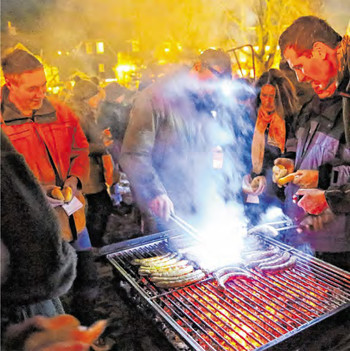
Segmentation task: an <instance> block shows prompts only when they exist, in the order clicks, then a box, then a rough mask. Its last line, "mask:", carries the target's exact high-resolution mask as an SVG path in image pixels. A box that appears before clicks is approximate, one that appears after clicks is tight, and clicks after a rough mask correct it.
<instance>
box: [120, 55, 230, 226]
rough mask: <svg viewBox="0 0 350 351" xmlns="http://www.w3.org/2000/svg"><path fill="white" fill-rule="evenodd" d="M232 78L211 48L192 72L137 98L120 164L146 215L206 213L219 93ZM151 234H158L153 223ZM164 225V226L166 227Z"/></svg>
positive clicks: (227, 61)
mask: <svg viewBox="0 0 350 351" xmlns="http://www.w3.org/2000/svg"><path fill="white" fill-rule="evenodd" d="M223 78H228V79H230V78H231V62H230V57H229V55H228V54H227V53H225V52H224V51H222V50H213V49H208V50H206V51H204V52H203V53H202V54H201V55H200V56H199V58H198V60H197V62H196V63H195V64H194V66H193V67H192V69H191V70H189V71H185V72H183V71H181V72H178V73H177V74H175V75H173V76H172V77H169V78H165V79H164V80H162V81H158V82H156V83H155V84H153V85H151V86H149V87H147V88H146V89H145V90H143V91H142V92H141V93H140V94H139V95H138V96H137V97H136V100H135V103H134V107H133V109H132V111H131V116H130V122H129V125H128V128H127V131H126V134H125V138H124V142H123V146H122V152H121V160H120V163H121V166H122V168H123V170H124V171H125V172H126V174H127V176H128V178H129V180H130V182H131V185H132V187H133V190H134V193H135V196H136V200H137V202H138V205H139V206H140V208H141V211H142V212H143V213H146V212H149V210H151V211H152V212H153V214H154V215H156V216H157V217H158V218H160V219H162V220H164V221H167V220H168V219H169V217H170V214H171V213H172V212H174V211H176V212H177V214H179V215H181V216H184V217H185V218H186V219H187V220H190V219H191V218H194V217H195V216H196V215H198V214H199V213H203V210H204V207H205V203H206V201H208V199H210V195H209V194H210V191H211V189H212V186H213V184H212V182H211V176H212V162H213V158H212V157H213V153H212V152H213V147H214V146H215V145H218V144H216V140H215V137H213V136H214V135H215V130H216V128H217V122H216V120H215V118H214V116H215V114H213V113H212V111H214V110H215V108H216V105H215V102H214V95H215V93H214V92H215V89H216V86H217V84H218V83H219V82H220V81H221V80H222V79H223ZM148 224H149V227H148V228H147V229H148V231H150V232H152V231H154V230H159V229H161V227H158V228H156V227H155V226H154V223H153V224H150V222H148ZM163 224H164V223H163Z"/></svg>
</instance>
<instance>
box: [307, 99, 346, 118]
mask: <svg viewBox="0 0 350 351" xmlns="http://www.w3.org/2000/svg"><path fill="white" fill-rule="evenodd" d="M311 109H312V111H313V112H314V113H316V114H317V115H322V116H323V117H326V118H327V119H328V120H329V121H331V122H335V120H336V119H337V117H338V115H339V113H340V111H341V109H342V98H341V96H340V95H338V93H336V94H335V95H333V96H331V97H329V98H326V99H322V100H321V99H320V98H319V97H318V96H317V95H315V96H314V98H313V99H312V101H311Z"/></svg>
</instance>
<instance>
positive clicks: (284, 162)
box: [274, 157, 294, 174]
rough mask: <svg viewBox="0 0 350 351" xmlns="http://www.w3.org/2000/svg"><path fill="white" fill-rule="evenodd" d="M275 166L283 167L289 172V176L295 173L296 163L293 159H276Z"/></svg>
mask: <svg viewBox="0 0 350 351" xmlns="http://www.w3.org/2000/svg"><path fill="white" fill-rule="evenodd" d="M274 165H275V166H279V165H280V166H283V167H284V168H285V169H286V170H287V174H289V173H293V171H294V161H293V160H292V159H291V158H282V157H280V158H276V160H275V161H274Z"/></svg>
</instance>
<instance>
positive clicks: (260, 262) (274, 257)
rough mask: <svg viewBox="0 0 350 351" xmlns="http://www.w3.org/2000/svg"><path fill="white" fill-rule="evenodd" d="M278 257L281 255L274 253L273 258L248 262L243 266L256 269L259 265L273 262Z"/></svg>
mask: <svg viewBox="0 0 350 351" xmlns="http://www.w3.org/2000/svg"><path fill="white" fill-rule="evenodd" d="M278 251H279V250H277V252H278ZM280 257H281V255H279V254H278V253H275V254H274V255H273V256H269V257H266V258H263V259H261V260H255V261H249V262H247V263H246V264H245V266H246V267H247V268H254V267H257V266H259V265H264V264H268V263H269V262H271V261H275V260H276V259H278V258H280Z"/></svg>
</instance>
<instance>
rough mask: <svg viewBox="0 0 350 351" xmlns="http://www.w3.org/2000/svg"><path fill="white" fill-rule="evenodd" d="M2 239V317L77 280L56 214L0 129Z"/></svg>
mask: <svg viewBox="0 0 350 351" xmlns="http://www.w3.org/2000/svg"><path fill="white" fill-rule="evenodd" d="M1 239H2V242H3V244H4V245H5V247H6V248H7V250H8V252H9V256H10V257H9V264H8V266H7V268H6V270H7V274H6V276H7V279H6V280H2V285H1V306H2V313H5V314H6V311H10V310H11V309H12V308H15V307H19V306H21V305H28V304H34V303H38V302H42V301H44V300H47V299H52V298H55V297H58V296H60V295H62V294H64V293H66V292H67V291H68V289H69V288H70V286H71V285H72V283H73V280H74V278H75V267H76V255H75V251H74V249H73V248H72V247H71V246H70V245H69V244H68V243H66V242H64V241H63V240H62V239H61V235H60V227H59V224H58V221H57V218H56V216H55V212H54V211H53V210H52V209H51V206H50V205H49V204H48V202H47V201H46V199H45V195H44V194H43V192H42V191H41V188H40V186H39V184H38V183H37V180H36V179H35V178H34V176H33V174H32V172H31V171H30V170H29V168H28V166H27V164H26V162H25V160H24V158H23V156H22V155H20V154H19V153H17V152H16V151H15V149H14V148H13V146H12V145H11V142H10V141H9V139H8V138H7V137H6V135H5V134H4V133H3V131H2V132H1ZM4 309H5V310H4ZM12 312H13V311H12Z"/></svg>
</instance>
